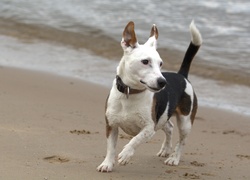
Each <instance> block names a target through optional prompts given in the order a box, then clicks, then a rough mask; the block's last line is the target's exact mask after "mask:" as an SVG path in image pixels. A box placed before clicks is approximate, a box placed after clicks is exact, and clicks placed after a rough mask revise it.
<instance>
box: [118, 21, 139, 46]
mask: <svg viewBox="0 0 250 180" xmlns="http://www.w3.org/2000/svg"><path fill="white" fill-rule="evenodd" d="M134 27H135V25H134V22H133V21H130V22H129V23H128V24H127V26H126V27H125V29H124V31H123V36H122V41H121V46H122V48H123V49H124V50H126V49H127V48H128V47H130V48H132V49H133V48H136V47H137V46H138V42H137V39H136V35H135V30H134Z"/></svg>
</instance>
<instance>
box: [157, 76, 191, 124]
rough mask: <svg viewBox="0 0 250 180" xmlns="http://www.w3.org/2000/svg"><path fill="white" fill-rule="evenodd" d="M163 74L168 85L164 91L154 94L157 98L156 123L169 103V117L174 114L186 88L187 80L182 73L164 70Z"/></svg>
mask: <svg viewBox="0 0 250 180" xmlns="http://www.w3.org/2000/svg"><path fill="white" fill-rule="evenodd" d="M162 75H163V76H164V77H165V79H166V81H167V85H166V87H165V88H164V89H163V90H162V91H160V92H158V93H155V95H154V98H155V100H156V104H155V116H156V123H158V121H159V119H160V117H161V116H162V114H163V113H164V111H165V110H166V107H167V105H168V106H169V107H168V119H169V118H170V117H171V116H172V115H173V113H174V112H175V110H176V107H177V106H178V104H179V102H180V100H181V98H182V96H183V93H184V90H185V88H186V81H185V78H184V77H183V76H182V75H180V74H177V73H171V72H163V73H162Z"/></svg>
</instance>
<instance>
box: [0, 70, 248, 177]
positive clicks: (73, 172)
mask: <svg viewBox="0 0 250 180" xmlns="http://www.w3.org/2000/svg"><path fill="white" fill-rule="evenodd" d="M0 82H1V88H0V109H1V110H0V112H1V118H0V124H1V126H0V142H1V146H0V152H1V154H2V155H1V156H0V160H1V165H0V179H5V180H8V179H27V180H29V179H30V180H31V179H32V180H33V179H95V180H96V179H133V180H134V179H181V178H183V179H250V173H249V169H250V153H249V149H250V133H249V128H250V123H249V117H245V116H241V115H239V114H234V113H231V112H227V111H221V110H218V109H212V108H207V107H199V110H198V115H197V118H196V120H195V122H194V126H193V129H192V132H191V134H190V137H189V138H188V141H187V145H186V147H185V149H184V153H183V156H182V159H181V162H180V164H179V166H176V167H171V166H166V165H164V163H163V162H164V160H165V158H159V157H157V156H156V153H157V152H158V150H159V148H160V146H161V143H162V141H163V133H162V132H160V131H159V132H157V134H156V135H155V136H154V137H153V138H152V140H151V141H149V142H148V143H145V144H142V145H141V146H140V147H139V148H138V149H137V150H136V153H135V156H134V157H133V158H132V160H131V161H130V163H129V164H128V165H127V166H119V165H117V164H116V165H115V168H114V171H113V172H112V173H100V172H97V171H96V167H97V166H98V165H99V164H100V163H101V162H102V161H103V159H104V156H105V153H106V140H105V120H104V102H105V99H106V96H107V94H108V92H109V90H108V89H106V88H104V87H102V86H98V85H94V84H91V83H87V82H84V81H81V80H77V79H73V78H67V77H61V76H57V75H53V74H48V73H40V72H34V71H28V70H21V69H15V68H7V67H1V68H0ZM196 88H199V87H196ZM198 98H199V97H198ZM120 134H121V135H120V137H119V139H118V147H117V153H118V152H120V151H121V150H122V147H123V146H124V145H125V144H126V143H127V142H128V137H127V136H126V135H125V134H123V133H122V131H120ZM174 139H175V140H174V142H176V139H177V129H176V128H175V135H174Z"/></svg>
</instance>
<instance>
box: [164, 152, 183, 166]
mask: <svg viewBox="0 0 250 180" xmlns="http://www.w3.org/2000/svg"><path fill="white" fill-rule="evenodd" d="M179 161H180V155H178V154H177V153H175V152H174V153H172V154H171V155H170V156H169V158H167V160H166V161H165V162H164V163H165V164H166V165H170V166H177V165H178V164H179Z"/></svg>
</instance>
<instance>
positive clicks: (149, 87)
mask: <svg viewBox="0 0 250 180" xmlns="http://www.w3.org/2000/svg"><path fill="white" fill-rule="evenodd" d="M140 83H142V84H143V85H145V86H146V87H147V89H148V90H150V91H152V92H159V91H160V90H161V89H162V88H155V87H151V86H148V85H147V83H145V82H144V81H143V80H140Z"/></svg>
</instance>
